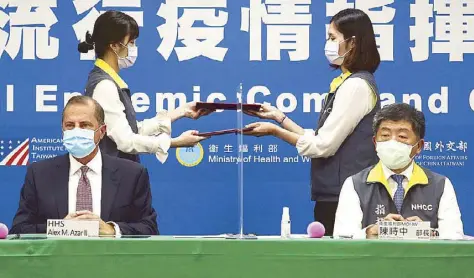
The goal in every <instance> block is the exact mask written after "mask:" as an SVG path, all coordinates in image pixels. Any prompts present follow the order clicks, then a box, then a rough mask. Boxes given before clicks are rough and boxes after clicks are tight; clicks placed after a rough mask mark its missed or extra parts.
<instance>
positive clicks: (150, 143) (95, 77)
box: [78, 11, 212, 163]
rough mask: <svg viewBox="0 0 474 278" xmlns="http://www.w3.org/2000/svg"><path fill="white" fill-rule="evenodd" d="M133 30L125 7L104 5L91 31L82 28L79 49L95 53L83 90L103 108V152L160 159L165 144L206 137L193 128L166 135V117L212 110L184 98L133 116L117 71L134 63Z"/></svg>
mask: <svg viewBox="0 0 474 278" xmlns="http://www.w3.org/2000/svg"><path fill="white" fill-rule="evenodd" d="M138 36H139V28H138V24H137V22H136V21H135V20H134V19H133V18H132V17H130V16H129V15H127V14H125V13H122V12H119V11H107V12H105V13H104V14H102V15H100V16H99V17H98V19H97V20H96V22H95V24H94V31H93V34H92V35H90V34H89V33H87V34H86V40H85V41H84V42H81V43H80V44H79V46H78V50H79V52H81V53H87V52H88V51H90V50H92V49H94V50H95V54H96V57H97V60H96V62H95V66H94V68H93V69H92V71H91V72H90V74H89V78H88V81H87V85H86V90H85V91H86V95H88V96H91V97H93V98H94V99H95V100H97V102H98V103H99V104H100V105H101V106H102V107H103V109H104V111H105V124H106V126H107V137H105V138H104V140H102V141H101V143H100V148H101V150H102V151H103V152H104V153H107V154H109V155H113V156H118V157H122V158H126V159H130V160H133V161H136V162H139V161H140V159H139V156H138V154H139V153H155V154H156V156H157V158H158V159H159V160H160V161H161V162H162V163H164V162H165V161H166V158H167V156H168V149H169V148H170V147H188V146H193V145H195V144H197V143H198V142H199V141H201V140H204V139H206V138H205V137H200V136H197V135H196V134H197V131H193V130H191V131H186V132H184V133H183V134H181V135H180V136H179V137H177V138H171V137H170V134H171V123H172V122H174V121H176V120H178V119H180V118H183V117H188V118H192V119H197V118H199V117H201V116H203V115H207V114H209V113H211V112H212V111H209V110H197V109H196V106H195V103H187V104H185V105H184V106H182V107H179V108H177V109H175V110H173V111H170V112H167V111H161V112H160V113H158V114H157V115H156V116H155V117H154V118H152V119H146V120H144V121H141V122H137V120H136V116H135V111H134V108H133V105H132V102H131V95H130V90H129V89H128V85H127V84H126V83H125V81H124V80H123V79H122V78H121V77H120V76H119V72H120V70H122V69H125V68H129V67H131V66H133V64H134V63H135V60H136V59H137V56H138V49H137V46H136V45H135V40H136V39H137V38H138Z"/></svg>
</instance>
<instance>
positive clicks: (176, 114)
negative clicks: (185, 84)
mask: <svg viewBox="0 0 474 278" xmlns="http://www.w3.org/2000/svg"><path fill="white" fill-rule="evenodd" d="M168 117H170V119H171V122H174V121H177V120H179V119H181V118H183V117H184V109H182V108H176V109H174V110H171V111H169V112H168Z"/></svg>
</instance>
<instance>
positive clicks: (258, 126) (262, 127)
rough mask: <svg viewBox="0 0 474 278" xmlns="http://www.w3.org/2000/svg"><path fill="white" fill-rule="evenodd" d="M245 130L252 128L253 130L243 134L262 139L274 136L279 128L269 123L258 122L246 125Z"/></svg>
mask: <svg viewBox="0 0 474 278" xmlns="http://www.w3.org/2000/svg"><path fill="white" fill-rule="evenodd" d="M245 128H252V130H249V131H244V132H243V134H245V135H251V136H256V137H260V136H266V135H274V134H275V132H276V130H277V129H278V128H279V127H278V126H276V125H274V124H272V123H268V122H258V123H252V124H249V125H246V126H245Z"/></svg>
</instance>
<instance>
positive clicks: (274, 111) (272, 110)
mask: <svg viewBox="0 0 474 278" xmlns="http://www.w3.org/2000/svg"><path fill="white" fill-rule="evenodd" d="M244 113H245V114H247V115H249V116H253V117H258V118H260V119H266V120H274V121H276V122H278V123H281V121H282V120H283V119H284V118H285V114H284V113H283V112H281V111H280V110H278V108H276V107H274V106H271V105H262V107H261V108H260V111H252V110H244Z"/></svg>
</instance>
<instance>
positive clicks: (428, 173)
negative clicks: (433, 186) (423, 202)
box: [418, 165, 448, 179]
mask: <svg viewBox="0 0 474 278" xmlns="http://www.w3.org/2000/svg"><path fill="white" fill-rule="evenodd" d="M418 166H419V165H418ZM419 167H420V168H421V169H422V170H423V172H425V174H426V176H427V177H428V179H433V178H438V179H447V178H448V177H446V176H445V175H442V174H440V173H437V172H434V171H432V170H430V169H428V168H424V167H421V166H419Z"/></svg>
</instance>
